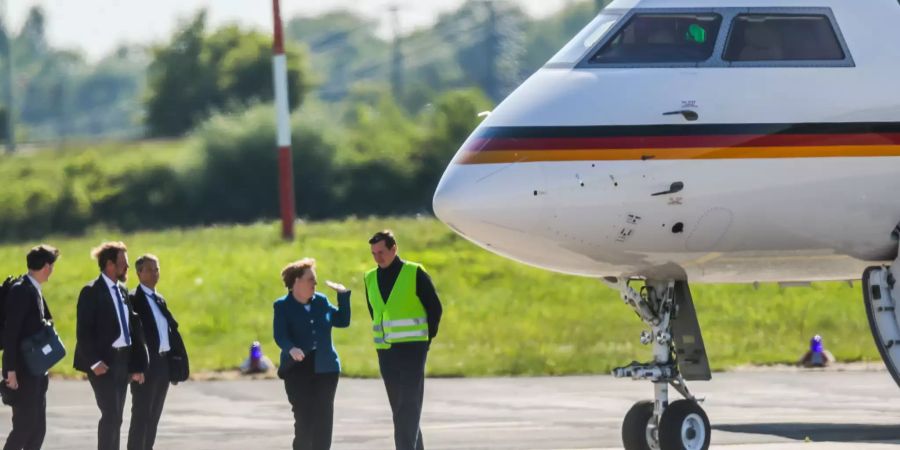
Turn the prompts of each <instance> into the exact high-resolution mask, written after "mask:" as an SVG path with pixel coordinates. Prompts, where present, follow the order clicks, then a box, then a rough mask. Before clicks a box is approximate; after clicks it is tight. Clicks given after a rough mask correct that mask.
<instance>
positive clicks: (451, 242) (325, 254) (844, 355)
mask: <svg viewBox="0 0 900 450" xmlns="http://www.w3.org/2000/svg"><path fill="white" fill-rule="evenodd" d="M386 227H390V228H392V229H394V231H395V232H396V233H397V236H398V239H399V243H400V252H401V256H403V257H405V258H408V259H411V260H414V261H418V262H421V263H423V264H425V266H426V268H427V270H428V271H429V272H430V273H431V275H432V277H433V278H434V280H435V284H436V286H437V289H438V293H439V295H440V297H441V300H442V302H443V305H444V319H443V321H442V324H441V328H440V334H439V335H438V337H437V339H436V340H435V341H434V343H433V345H432V351H431V352H430V354H429V362H428V370H429V373H430V374H431V375H433V376H485V375H537V374H553V375H563V374H583V373H606V372H607V371H608V370H609V369H610V368H612V367H614V366H617V365H622V364H625V363H627V362H629V361H631V360H632V359H636V360H644V359H648V358H649V356H650V350H649V348H642V346H641V345H640V344H639V342H638V335H639V333H640V331H641V324H640V321H639V320H638V319H637V318H636V317H635V316H634V313H633V312H632V311H631V310H630V309H629V308H627V307H626V306H625V305H624V304H622V303H621V301H620V300H619V299H618V294H617V292H615V291H613V290H610V289H608V288H606V287H604V286H603V285H602V284H600V283H599V282H597V281H596V280H591V279H584V278H577V277H571V276H565V275H559V274H554V273H549V272H545V271H542V270H538V269H534V268H530V267H526V266H524V265H522V264H518V263H515V262H512V261H508V260H505V259H503V258H501V257H499V256H495V255H493V254H490V253H488V252H486V251H484V250H481V249H479V248H477V247H475V246H474V245H472V244H470V243H468V242H466V241H464V240H462V239H461V238H459V237H458V236H456V235H455V234H453V233H452V232H451V231H449V230H448V229H447V228H446V227H445V226H443V225H442V224H440V223H439V222H438V221H436V220H434V219H431V218H422V219H416V218H380V219H365V220H347V221H340V222H338V221H335V222H321V223H313V224H306V225H298V228H297V230H298V233H297V239H296V240H295V241H294V242H290V243H286V242H283V241H281V240H280V239H279V237H278V226H277V225H276V224H275V223H264V224H256V225H247V226H229V227H212V228H202V229H187V230H169V231H165V232H146V233H134V234H121V233H118V232H110V231H104V230H94V231H92V232H91V233H90V234H89V235H88V236H85V237H79V238H68V237H48V238H47V239H45V240H44V242H47V243H50V244H53V245H55V246H57V247H59V248H60V250H61V251H62V258H61V259H60V260H59V262H58V263H57V266H56V268H55V272H54V275H53V277H52V278H51V280H50V282H49V283H48V284H47V285H46V286H45V287H44V293H45V295H46V296H47V299H48V302H49V304H50V308H51V310H52V311H53V315H54V317H55V319H56V324H57V328H58V330H59V332H60V334H61V336H62V338H63V340H64V342H65V343H66V345H67V347H68V349H69V350H70V355H69V356H68V357H67V359H66V360H65V361H64V362H63V363H61V364H60V365H59V366H57V367H56V368H55V369H54V371H55V372H56V373H60V374H73V373H74V371H73V369H72V368H71V351H72V350H73V349H74V345H75V332H74V330H75V303H76V299H77V295H78V291H79V289H80V287H81V286H82V285H83V284H84V283H85V282H87V281H88V280H90V279H93V278H96V277H97V276H98V269H97V265H96V263H95V262H94V261H93V260H91V259H90V256H89V252H90V249H91V248H92V247H93V246H95V245H96V244H98V243H99V242H100V241H101V240H124V241H125V242H126V243H127V244H128V247H129V256H130V259H131V261H132V263H133V262H134V260H135V259H136V258H137V256H139V255H140V254H142V253H145V252H152V253H155V254H156V255H158V256H159V257H160V259H161V262H162V263H161V268H162V280H161V282H160V285H159V290H160V292H161V293H162V294H163V295H165V296H166V297H167V299H168V301H169V304H170V308H171V309H172V311H173V313H174V314H175V317H176V319H177V320H178V321H179V322H180V323H181V330H182V333H183V335H184V337H185V339H186V342H187V346H188V350H189V352H190V354H191V362H192V370H194V371H209V370H220V369H229V368H234V367H236V366H237V365H238V364H239V363H240V361H241V360H242V359H243V358H244V357H245V356H246V354H247V352H248V348H249V345H250V343H251V342H252V341H254V340H259V341H261V342H262V344H263V350H264V351H265V352H266V354H267V355H268V356H270V357H271V358H272V359H273V360H277V355H278V351H277V347H276V346H275V344H274V342H273V340H272V330H271V322H272V306H271V305H272V301H273V300H274V299H275V298H277V297H279V296H281V295H283V293H284V289H283V287H282V286H281V285H280V278H279V272H280V270H281V268H282V267H283V266H284V265H285V264H286V263H287V262H290V261H292V260H295V259H298V258H300V257H303V256H312V257H314V258H316V259H317V260H318V263H319V265H318V273H319V278H320V280H325V279H330V280H335V281H340V282H343V283H345V284H346V285H348V287H350V288H352V289H353V297H352V305H353V319H352V325H351V327H350V328H349V329H344V330H340V329H338V330H335V332H334V336H335V340H336V345H337V348H338V352H339V353H340V355H341V359H342V363H343V365H344V372H345V374H346V375H349V376H375V375H376V374H377V363H376V358H375V354H374V350H373V349H372V345H371V338H370V335H369V329H370V326H369V324H370V321H369V317H368V313H367V311H366V306H365V295H364V291H363V287H362V275H363V273H364V272H365V271H366V270H368V269H369V268H371V267H373V265H374V263H373V262H372V261H371V257H370V255H369V248H368V244H367V243H366V240H367V239H368V237H369V236H370V235H371V233H372V232H374V231H376V230H378V229H381V228H386ZM36 243H37V242H36V241H35V242H23V243H19V244H15V245H3V246H0V273H3V274H7V273H10V274H11V273H20V272H22V270H23V269H24V254H25V252H26V251H27V249H28V248H29V247H30V246H32V245H35V244H36ZM136 285H137V276H136V274H134V273H133V272H132V273H130V274H129V281H128V286H129V288H134V287H135V286H136ZM321 287H322V288H323V290H324V291H326V293H327V294H329V296H330V297H331V298H333V295H332V293H331V292H328V290H327V288H326V287H325V286H324V283H323V284H322V285H321ZM860 291H861V288H860V286H859V284H858V283H857V284H855V285H854V286H853V287H850V286H848V285H847V284H846V283H819V284H814V285H813V286H812V287H811V288H788V289H781V288H779V287H778V286H774V285H762V286H760V287H759V288H758V289H754V288H753V287H752V286H744V285H708V286H705V285H694V286H693V287H692V292H693V294H694V301H695V304H696V307H697V311H698V315H699V319H700V322H701V325H702V327H703V336H704V339H705V341H706V346H707V350H708V352H709V355H710V359H711V363H712V365H713V367H714V368H716V369H723V368H728V367H733V366H736V365H744V364H748V363H753V364H770V363H785V362H793V361H795V360H796V359H798V358H799V356H800V355H801V354H802V353H803V351H804V350H805V348H806V346H807V343H808V341H809V338H810V336H811V335H812V334H815V333H820V334H822V335H823V336H824V337H825V343H826V347H827V348H828V349H830V350H831V351H832V352H833V353H834V354H835V356H836V357H837V358H838V359H839V360H842V361H859V360H874V359H878V353H877V350H876V349H875V346H874V344H873V342H872V337H871V334H870V333H869V330H868V326H867V324H866V319H865V312H864V307H863V303H862V300H861V292H860Z"/></svg>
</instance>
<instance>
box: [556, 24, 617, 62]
mask: <svg viewBox="0 0 900 450" xmlns="http://www.w3.org/2000/svg"><path fill="white" fill-rule="evenodd" d="M621 18H622V15H621V14H615V13H608V12H604V13H601V14H600V15H598V16H597V17H595V18H594V20H592V21H591V23H589V24H588V25H587V26H586V27H584V29H582V30H581V32H579V33H578V35H576V36H575V37H574V38H573V39H572V40H571V41H569V43H568V44H566V46H565V47H563V48H562V50H560V51H558V52H556V54H555V55H553V57H552V58H550V61H548V63H547V64H554V65H571V64H575V63H577V62H578V61H581V58H584V55H585V54H586V53H587V52H588V50H590V49H591V48H593V47H594V46H595V45H597V43H598V42H600V39H602V38H603V36H605V35H606V33H607V32H608V31H609V30H610V28H612V27H613V25H615V24H616V22H617V21H618V20H619V19H621Z"/></svg>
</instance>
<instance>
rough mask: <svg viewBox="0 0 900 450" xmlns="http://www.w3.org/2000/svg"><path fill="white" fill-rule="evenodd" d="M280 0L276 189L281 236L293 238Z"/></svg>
mask: <svg viewBox="0 0 900 450" xmlns="http://www.w3.org/2000/svg"><path fill="white" fill-rule="evenodd" d="M278 1H279V0H272V10H273V12H274V19H275V27H274V32H275V37H274V41H273V43H272V73H273V75H274V77H275V115H276V118H277V120H278V191H279V198H280V203H281V237H282V238H284V239H293V238H294V214H295V211H294V169H293V164H292V162H291V124H290V117H291V116H290V108H289V106H288V83H287V59H286V58H285V56H284V33H283V32H282V30H281V10H280V8H279V5H278Z"/></svg>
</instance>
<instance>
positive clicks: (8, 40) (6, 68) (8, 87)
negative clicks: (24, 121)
mask: <svg viewBox="0 0 900 450" xmlns="http://www.w3.org/2000/svg"><path fill="white" fill-rule="evenodd" d="M0 15H2V17H0V41H2V42H0V47H2V48H0V52H2V53H3V103H5V106H6V124H5V126H6V151H7V152H9V153H13V152H15V151H16V130H15V120H16V119H15V116H16V114H15V108H14V107H13V89H12V85H13V79H12V77H13V70H12V69H13V67H12V65H13V61H12V33H11V32H10V29H9V15H8V14H7V13H6V0H0Z"/></svg>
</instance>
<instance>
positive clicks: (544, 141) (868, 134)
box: [457, 122, 900, 164]
mask: <svg viewBox="0 0 900 450" xmlns="http://www.w3.org/2000/svg"><path fill="white" fill-rule="evenodd" d="M761 132H763V133H761ZM866 156H900V124H898V123H893V122H891V123H880V122H879V123H833V124H797V125H790V124H748V125H692V126H626V127H502V128H485V129H482V130H479V131H478V132H477V133H476V135H475V136H473V137H472V138H471V139H469V140H468V141H467V142H466V144H464V146H463V149H462V151H461V154H460V157H459V158H457V162H459V163H461V164H489V163H504V162H525V161H532V162H535V161H589V160H590V161H603V160H610V161H613V160H616V161H620V160H647V159H732V158H733V159H747V158H818V157H866Z"/></svg>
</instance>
